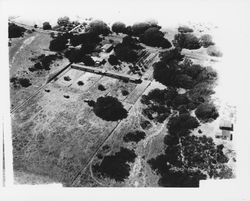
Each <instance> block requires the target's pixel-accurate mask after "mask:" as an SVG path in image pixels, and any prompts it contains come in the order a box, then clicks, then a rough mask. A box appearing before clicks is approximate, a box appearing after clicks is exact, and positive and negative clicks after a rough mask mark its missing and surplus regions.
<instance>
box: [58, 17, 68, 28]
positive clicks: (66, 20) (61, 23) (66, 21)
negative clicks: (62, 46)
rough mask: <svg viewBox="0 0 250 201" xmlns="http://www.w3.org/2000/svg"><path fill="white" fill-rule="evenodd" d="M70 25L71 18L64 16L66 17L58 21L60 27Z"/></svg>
mask: <svg viewBox="0 0 250 201" xmlns="http://www.w3.org/2000/svg"><path fill="white" fill-rule="evenodd" d="M68 23H69V17H67V16H64V17H60V18H58V20H57V24H58V25H59V26H66V25H67V24H68Z"/></svg>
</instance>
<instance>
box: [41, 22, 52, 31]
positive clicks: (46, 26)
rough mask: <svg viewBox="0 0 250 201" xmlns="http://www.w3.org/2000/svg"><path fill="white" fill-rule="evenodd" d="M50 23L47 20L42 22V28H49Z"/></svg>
mask: <svg viewBox="0 0 250 201" xmlns="http://www.w3.org/2000/svg"><path fill="white" fill-rule="evenodd" d="M51 29H52V28H51V25H50V23H49V22H44V23H43V30H51Z"/></svg>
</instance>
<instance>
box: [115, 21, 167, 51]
mask: <svg viewBox="0 0 250 201" xmlns="http://www.w3.org/2000/svg"><path fill="white" fill-rule="evenodd" d="M160 29H161V27H160V26H159V25H158V24H157V22H153V21H151V22H140V23H135V24H133V25H132V26H127V27H126V25H125V24H124V23H122V22H115V23H114V24H113V25H112V31H113V32H115V33H117V34H118V33H123V34H127V35H130V36H136V37H139V39H140V42H142V43H144V44H146V45H149V46H152V47H162V48H170V47H171V46H172V45H171V43H170V42H169V41H168V40H167V39H166V38H164V33H163V32H161V31H160Z"/></svg>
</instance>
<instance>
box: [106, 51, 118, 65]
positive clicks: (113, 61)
mask: <svg viewBox="0 0 250 201" xmlns="http://www.w3.org/2000/svg"><path fill="white" fill-rule="evenodd" d="M108 62H109V63H110V64H111V65H118V64H119V61H118V59H117V57H116V56H115V55H113V54H111V55H110V56H109V58H108Z"/></svg>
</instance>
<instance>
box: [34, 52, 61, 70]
mask: <svg viewBox="0 0 250 201" xmlns="http://www.w3.org/2000/svg"><path fill="white" fill-rule="evenodd" d="M59 58H62V56H61V55H59V54H51V55H45V54H41V55H39V56H38V57H35V58H31V59H30V60H31V61H34V62H36V63H35V64H34V66H33V67H30V68H29V70H30V71H31V72H33V71H37V70H43V69H44V70H50V65H51V63H52V62H53V61H55V60H56V59H59Z"/></svg>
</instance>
